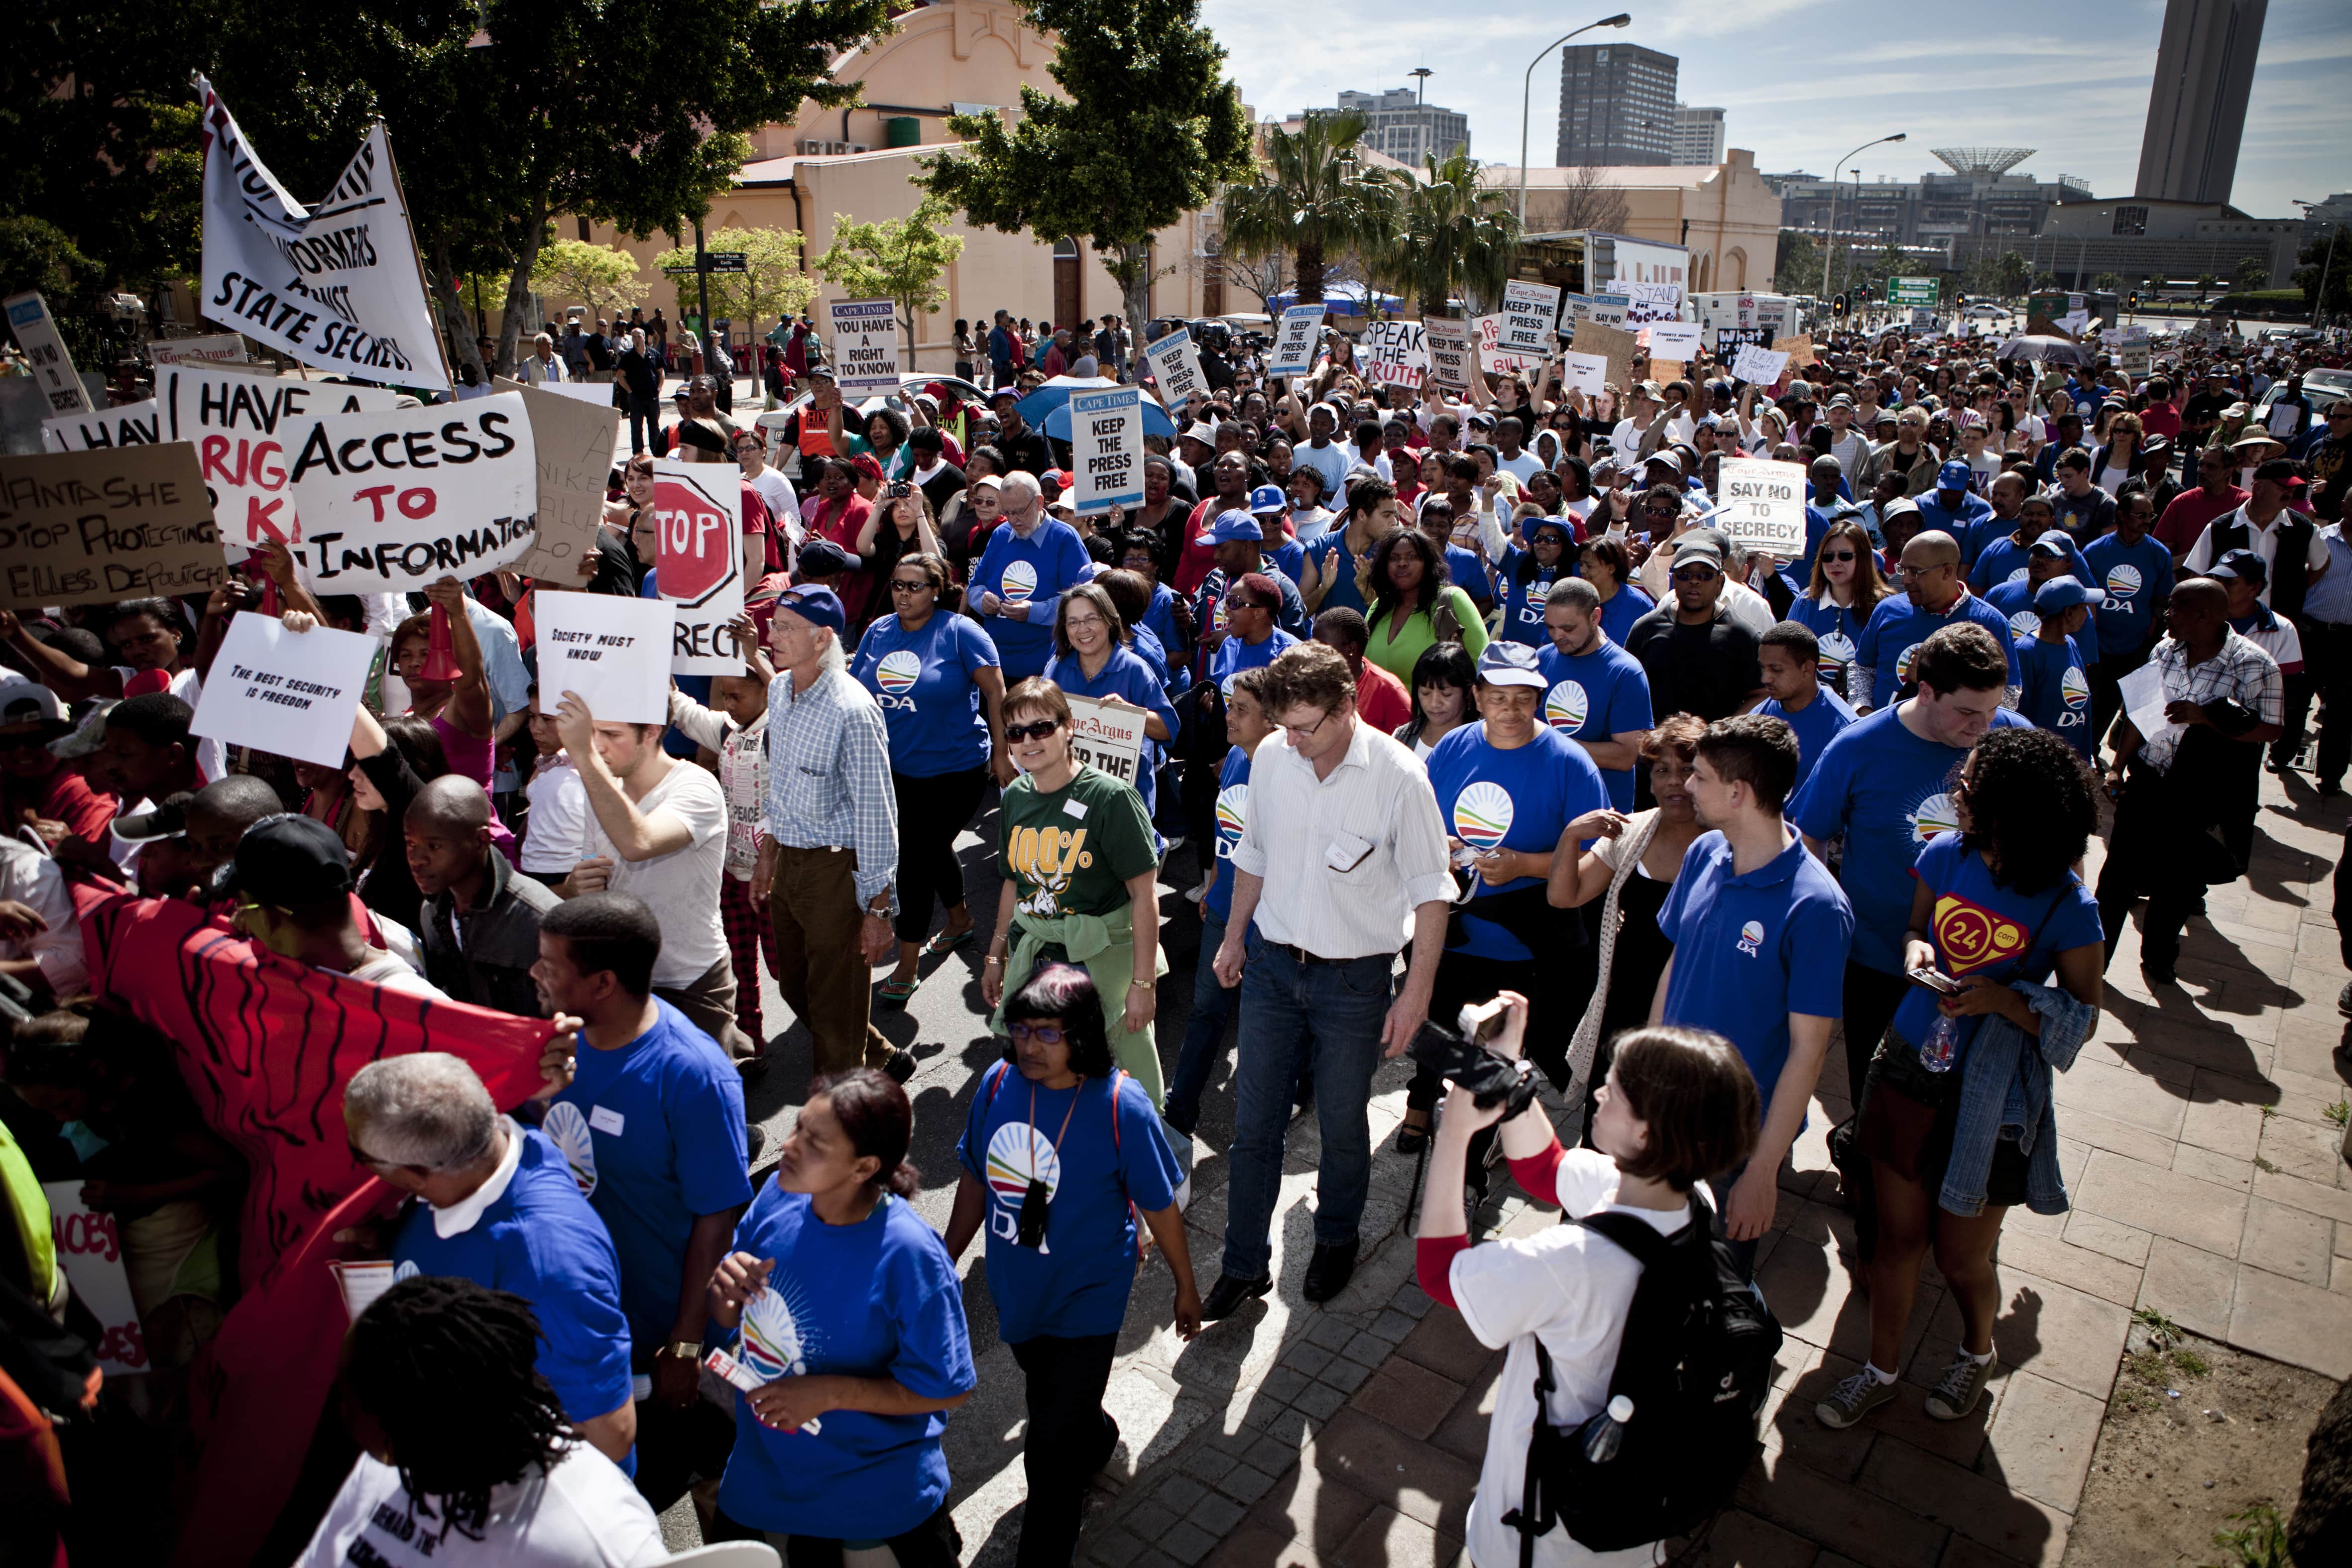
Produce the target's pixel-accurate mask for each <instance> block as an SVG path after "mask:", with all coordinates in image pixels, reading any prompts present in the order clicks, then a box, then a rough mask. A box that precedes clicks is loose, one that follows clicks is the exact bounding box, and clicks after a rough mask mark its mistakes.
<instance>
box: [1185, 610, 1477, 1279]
mask: <svg viewBox="0 0 2352 1568" xmlns="http://www.w3.org/2000/svg"><path fill="white" fill-rule="evenodd" d="M1265 707H1266V711H1267V713H1268V714H1269V715H1270V716H1271V717H1272V718H1273V720H1274V722H1275V723H1276V725H1278V726H1280V729H1279V731H1278V732H1277V733H1276V734H1275V735H1272V736H1270V737H1267V739H1266V740H1265V743H1264V744H1263V745H1261V746H1260V747H1258V749H1257V752H1256V755H1255V757H1254V758H1252V763H1251V772H1250V805H1249V817H1248V821H1247V822H1246V824H1245V825H1244V828H1243V831H1242V838H1241V841H1240V842H1239V843H1238V844H1236V845H1235V846H1234V852H1233V859H1232V861H1231V862H1230V864H1231V867H1232V872H1233V876H1234V895H1233V898H1234V902H1233V913H1232V915H1231V916H1230V918H1229V919H1228V921H1227V923H1226V925H1225V938H1224V941H1223V943H1222V944H1221V945H1220V946H1219V947H1218V949H1217V953H1216V956H1215V960H1214V962H1215V967H1216V976H1217V979H1218V980H1219V981H1220V982H1221V983H1222V984H1223V985H1225V986H1226V987H1229V988H1230V987H1234V986H1239V987H1240V988H1241V998H1240V999H1241V1028H1240V1052H1239V1061H1238V1064H1237V1067H1236V1072H1237V1078H1236V1082H1235V1107H1234V1144H1233V1149H1232V1151H1231V1154H1230V1155H1229V1156H1228V1157H1229V1159H1230V1160H1231V1162H1232V1186H1231V1187H1230V1189H1229V1191H1230V1199H1229V1204H1228V1207H1227V1211H1226V1217H1225V1247H1224V1260H1223V1275H1222V1277H1221V1278H1220V1279H1219V1280H1218V1281H1217V1283H1216V1286H1215V1288H1214V1289H1213V1290H1212V1291H1210V1292H1209V1295H1208V1299H1207V1300H1206V1301H1204V1302H1203V1303H1202V1309H1201V1315H1202V1317H1203V1318H1204V1319H1216V1318H1221V1317H1225V1316H1227V1315H1229V1314H1231V1313H1232V1312H1235V1311H1237V1310H1238V1309H1239V1308H1240V1307H1241V1306H1242V1304H1243V1303H1244V1302H1245V1301H1249V1300H1250V1299H1251V1298H1253V1297H1256V1296H1263V1295H1265V1293H1266V1292H1267V1291H1270V1290H1272V1289H1273V1288H1274V1277H1273V1272H1272V1269H1271V1262H1272V1248H1271V1244H1270V1240H1269V1234H1268V1232H1269V1228H1270V1226H1271V1224H1272V1222H1273V1218H1274V1211H1275V1206H1276V1199H1277V1198H1278V1197H1279V1196H1280V1192H1281V1186H1282V1153H1283V1141H1284V1134H1285V1131H1286V1128H1287V1126H1288V1124H1289V1121H1290V1107H1291V1100H1292V1091H1293V1089H1294V1088H1295V1086H1296V1085H1297V1080H1298V1065H1299V1060H1300V1058H1301V1056H1302V1055H1305V1054H1307V1053H1311V1054H1312V1057H1313V1061H1314V1074H1315V1103H1316V1113H1317V1116H1318V1121H1319V1124H1320V1127H1321V1131H1322V1144H1323V1148H1322V1159H1321V1164H1320V1167H1319V1171H1318V1182H1317V1188H1316V1211H1315V1254H1314V1257H1313V1259H1312V1260H1311V1261H1310V1262H1309V1263H1308V1265H1307V1275H1306V1282H1305V1294H1306V1298H1307V1300H1308V1301H1328V1300H1330V1299H1331V1298H1332V1297H1333V1296H1335V1295H1337V1294H1338V1293H1339V1291H1340V1290H1341V1289H1342V1288H1343V1287H1344V1286H1345V1285H1346V1284H1347V1282H1348V1280H1349V1276H1350V1275H1351V1274H1352V1273H1353V1272H1354V1271H1355V1266H1356V1247H1357V1226H1358V1222H1359V1220H1360V1218H1361V1217H1362V1214H1363V1209H1364V1197H1365V1193H1366V1190H1367V1188H1368V1186H1369V1185H1370V1174H1371V1130H1370V1123H1369V1121H1368V1118H1367V1115H1366V1106H1367V1105H1368V1103H1370V1096H1371V1083H1372V1073H1373V1071H1375V1070H1376V1069H1377V1068H1378V1067H1379V1065H1380V1062H1381V1057H1382V1055H1383V1054H1385V1055H1387V1056H1396V1055H1399V1054H1401V1053H1402V1051H1404V1049H1405V1047H1406V1046H1407V1045H1409V1044H1410V1043H1411V1042H1412V1037H1413V1033H1414V1031H1415V1030H1418V1029H1419V1028H1420V1027H1421V1025H1422V1023H1423V1020H1424V1019H1426V1018H1427V1017H1428V1013H1429V998H1430V994H1431V990H1432V988H1433V985H1434V984H1435V980H1436V975H1437V958H1438V953H1439V951H1440V950H1441V949H1442V948H1443V947H1444V946H1445V925H1446V915H1447V912H1448V911H1449V909H1450V908H1451V905H1452V902H1453V896H1454V878H1453V875H1452V873H1451V872H1450V871H1449V870H1448V864H1447V854H1446V844H1445V827H1444V821H1442V820H1441V818H1440V817H1439V815H1438V810H1437V798H1436V795H1435V793H1434V792H1433V790H1432V789H1431V788H1430V783H1429V776H1428V774H1427V773H1425V772H1423V769H1422V767H1421V765H1420V763H1418V762H1417V761H1415V760H1414V758H1413V755H1412V752H1411V751H1410V750H1408V749H1407V748H1406V747H1402V746H1400V745H1399V744H1398V743H1397V742H1396V741H1394V740H1392V739H1391V738H1390V737H1387V736H1385V735H1381V734H1380V733H1379V732H1378V731H1376V730H1374V729H1373V728H1372V727H1370V725H1367V724H1364V723H1362V722H1360V720H1359V718H1358V716H1357V714H1356V700H1355V683H1354V682H1353V681H1352V680H1351V679H1350V678H1349V674H1348V662H1347V660H1346V659H1344V658H1342V657H1341V656H1340V655H1339V653H1338V651H1337V650H1335V649H1331V648H1327V647H1324V646H1323V645H1321V644H1320V643H1307V644H1305V645H1303V646H1300V647H1297V648H1291V649H1288V650H1286V651H1285V652H1284V653H1283V654H1282V656H1281V657H1280V658H1278V659H1276V660H1275V662H1274V663H1273V664H1271V665H1270V666H1268V668H1267V671H1266V676H1265ZM1253 920H1255V922H1256V925H1257V930H1258V935H1259V939H1258V940H1257V941H1256V942H1255V943H1254V944H1250V945H1248V946H1247V947H1246V950H1245V947H1244V933H1246V932H1248V931H1249V930H1250V926H1251V922H1252V921H1253ZM1408 921H1410V923H1411V926H1412V934H1413V935H1412V963H1411V966H1410V967H1408V969H1407V970H1406V973H1405V977H1404V985H1403V988H1402V990H1400V991H1398V992H1397V993H1396V995H1395V998H1394V1000H1393V1001H1391V974H1392V971H1393V969H1394V967H1395V963H1396V954H1397V946H1398V938H1399V934H1400V933H1402V931H1403V930H1404V929H1405V928H1406V925H1407V923H1408Z"/></svg>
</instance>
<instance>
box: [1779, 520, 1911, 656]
mask: <svg viewBox="0 0 2352 1568" xmlns="http://www.w3.org/2000/svg"><path fill="white" fill-rule="evenodd" d="M1893 591H1894V590H1892V589H1891V588H1889V587H1888V586H1887V584H1886V580H1885V579H1884V578H1882V577H1880V576H1879V575H1878V553H1877V551H1875V550H1874V549H1871V548H1870V531H1869V529H1867V528H1864V527H1863V525H1862V524H1861V522H1859V521H1858V520H1856V519H1855V518H1853V517H1843V518H1840V519H1839V520H1838V521H1836V522H1834V523H1832V524H1831V525H1830V526H1829V528H1828V529H1827V530H1826V531H1825V532H1823V533H1822V548H1821V550H1820V553H1819V554H1817V555H1816V556H1815V557H1814V558H1813V575H1812V580H1811V582H1810V583H1809V584H1808V585H1807V587H1806V589H1805V591H1804V592H1802V593H1801V594H1799V595H1798V596H1797V598H1796V599H1795V601H1792V602H1791V603H1790V606H1789V619H1790V620H1791V621H1794V622H1799V623H1800V624H1801V625H1803V626H1806V627H1808V628H1810V629H1811V632H1812V633H1813V635H1814V636H1815V637H1817V638H1819V639H1820V640H1821V650H1822V656H1821V677H1822V685H1825V686H1827V687H1828V688H1829V689H1830V690H1832V691H1833V692H1835V693H1836V694H1837V695H1840V696H1842V697H1845V698H1846V700H1847V701H1849V702H1851V701H1853V697H1852V696H1851V695H1849V694H1848V693H1847V691H1846V671H1847V670H1848V669H1849V668H1850V667H1851V666H1852V665H1853V656H1854V652H1855V650H1856V649H1858V648H1860V647H1861V645H1862V631H1863V628H1864V627H1865V626H1867V625H1869V624H1870V612H1872V611H1874V610H1875V609H1877V608H1878V601H1880V600H1882V599H1884V598H1885V597H1886V596H1887V595H1888V594H1889V593H1891V592H1893Z"/></svg>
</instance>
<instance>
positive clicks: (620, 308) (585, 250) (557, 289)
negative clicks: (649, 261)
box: [530, 239, 650, 319]
mask: <svg viewBox="0 0 2352 1568" xmlns="http://www.w3.org/2000/svg"><path fill="white" fill-rule="evenodd" d="M530 281H531V286H532V287H533V289H534V290H535V291H536V292H538V293H541V294H552V295H553V296H555V298H557V300H558V301H559V302H561V303H562V304H567V305H568V304H572V303H573V302H575V301H576V302H577V303H579V304H582V305H585V306H586V307H588V308H589V309H590V310H592V311H593V312H594V313H595V314H597V315H599V316H603V317H605V318H607V319H610V318H613V317H617V316H624V315H626V314H627V313H628V309H629V307H630V306H632V305H637V304H642V303H643V302H644V300H645V298H646V293H647V292H648V290H649V288H650V285H648V284H647V283H646V277H645V271H644V269H643V268H642V267H638V266H637V258H636V257H635V256H631V255H630V254H629V253H628V252H627V251H625V250H623V249H622V248H621V247H620V246H612V245H591V244H589V243H588V242H587V241H585V240H577V239H556V240H551V241H550V242H549V243H548V245H547V246H546V247H545V248H544V249H542V250H541V252H540V253H539V259H538V260H537V261H535V262H533V263H532V264H531V268H530Z"/></svg>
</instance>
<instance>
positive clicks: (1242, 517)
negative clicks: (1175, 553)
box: [1192, 486, 1282, 545]
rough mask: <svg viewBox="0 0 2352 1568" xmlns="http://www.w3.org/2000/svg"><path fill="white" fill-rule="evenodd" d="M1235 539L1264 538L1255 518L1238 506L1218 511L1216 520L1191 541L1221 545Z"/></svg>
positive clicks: (1263, 531)
mask: <svg viewBox="0 0 2352 1568" xmlns="http://www.w3.org/2000/svg"><path fill="white" fill-rule="evenodd" d="M1259 488H1260V489H1271V488H1272V486H1259ZM1281 493H1282V492H1281V491H1279V490H1276V491H1275V494H1276V495H1277V496H1278V495H1280V494H1281ZM1235 539H1251V540H1255V541H1257V542H1260V543H1263V542H1264V541H1265V530H1264V529H1262V528H1259V527H1258V526H1257V519H1256V518H1255V517H1251V516H1250V515H1249V514H1248V513H1247V512H1244V511H1242V510H1240V509H1239V508H1238V507H1237V508H1235V509H1234V510H1233V511H1230V512H1219V513H1218V514H1217V520H1216V521H1215V522H1214V523H1213V524H1211V525H1210V527H1209V531H1208V532H1207V533H1205V534H1202V536H1201V537H1200V538H1196V539H1194V540H1193V541H1192V542H1193V543H1194V544H1196V545H1222V544H1230V543H1232V542H1233V541H1234V540H1235Z"/></svg>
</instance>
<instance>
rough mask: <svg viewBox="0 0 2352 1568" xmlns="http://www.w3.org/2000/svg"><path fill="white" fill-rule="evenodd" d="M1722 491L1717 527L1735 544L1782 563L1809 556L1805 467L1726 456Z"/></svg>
mask: <svg viewBox="0 0 2352 1568" xmlns="http://www.w3.org/2000/svg"><path fill="white" fill-rule="evenodd" d="M1718 491H1719V493H1720V494H1721V496H1722V497H1723V505H1722V506H1721V507H1718V508H1717V510H1716V514H1715V524H1716V526H1717V528H1721V529H1722V530H1723V531H1724V534H1725V536H1726V537H1727V538H1729V539H1730V540H1731V542H1732V543H1734V544H1737V545H1744V546H1746V547H1747V548H1748V549H1751V550H1762V551H1764V552H1766V553H1768V554H1770V555H1773V556H1777V557H1779V558H1780V559H1782V560H1794V559H1796V558H1797V557H1799V556H1801V555H1802V554H1804V553H1805V467H1804V465H1803V464H1801V463H1769V462H1766V461H1764V460H1763V459H1761V458H1756V457H1727V458H1725V459H1723V473H1722V475H1721V476H1720V479H1719V481H1718Z"/></svg>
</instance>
